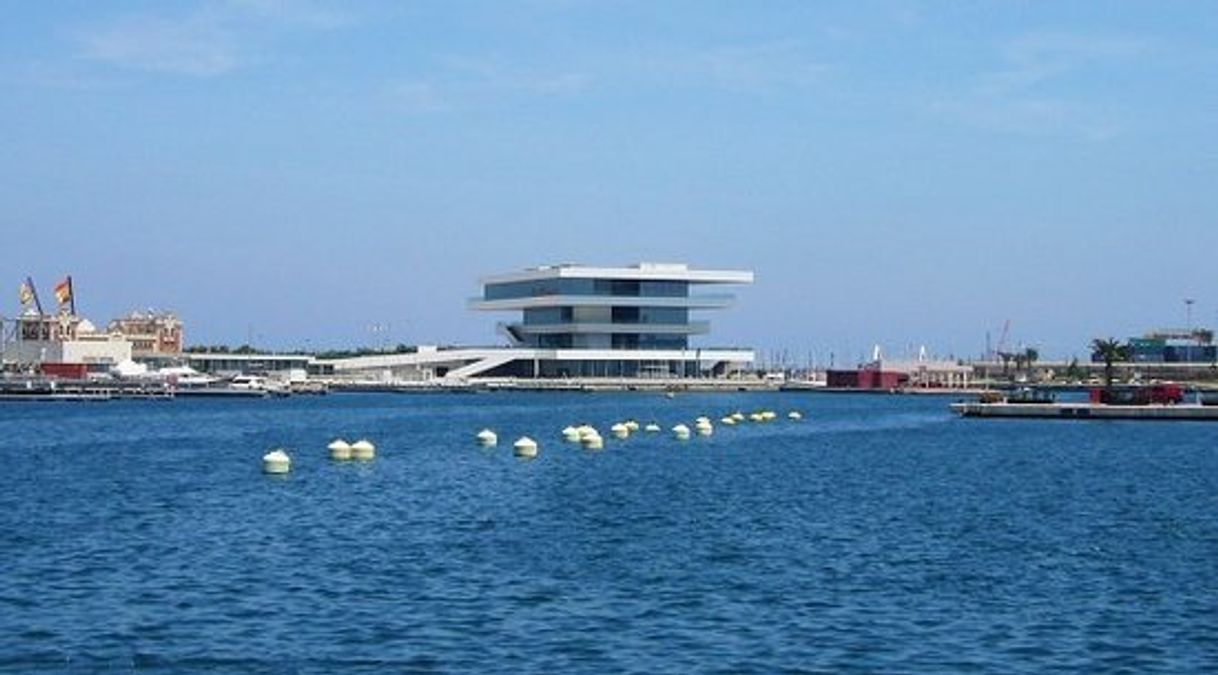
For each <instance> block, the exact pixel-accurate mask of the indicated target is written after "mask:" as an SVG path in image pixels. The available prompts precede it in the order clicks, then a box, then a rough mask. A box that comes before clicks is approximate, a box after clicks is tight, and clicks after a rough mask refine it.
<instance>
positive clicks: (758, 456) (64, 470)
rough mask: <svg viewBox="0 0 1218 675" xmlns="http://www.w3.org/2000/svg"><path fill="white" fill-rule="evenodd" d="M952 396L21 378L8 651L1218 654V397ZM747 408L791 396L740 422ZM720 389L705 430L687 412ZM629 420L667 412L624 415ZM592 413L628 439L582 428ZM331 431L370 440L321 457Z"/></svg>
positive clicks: (6, 541)
mask: <svg viewBox="0 0 1218 675" xmlns="http://www.w3.org/2000/svg"><path fill="white" fill-rule="evenodd" d="M947 403H948V400H947V399H943V398H937V397H894V396H861V395H860V396H848V395H824V394H706V395H700V394H683V395H679V396H676V397H675V398H671V399H669V398H665V397H663V396H658V395H654V394H581V393H549V394H540V393H493V394H432V395H369V394H343V395H331V396H327V397H315V398H303V397H302V398H291V399H280V400H243V401H221V400H212V401H207V400H177V401H169V402H111V403H100V404H62V403H50V404H35V403H19V404H7V405H2V406H0V429H2V430H3V439H4V440H3V451H2V455H0V457H2V460H3V461H2V463H0V671H3V672H40V671H41V672H60V671H66V672H93V671H97V670H111V671H139V672H265V673H329V672H368V673H379V672H404V671H405V672H411V671H464V672H479V673H484V672H502V673H515V672H589V673H609V672H637V673H658V672H673V673H686V672H723V673H749V672H757V673H772V672H780V671H820V672H874V671H888V672H894V671H895V672H945V671H951V672H961V671H963V672H968V671H987V672H992V671H1000V672H1043V671H1048V670H1065V671H1075V672H1100V671H1124V672H1131V673H1144V672H1165V673H1168V672H1170V673H1176V672H1197V671H1204V670H1210V671H1213V670H1214V669H1215V668H1218V424H1209V423H1190V424H1172V423H1153V422H1152V423H1146V422H1073V421H1072V422H1065V421H975V420H962V419H957V418H955V417H954V416H953V415H952V414H951V413H950V412H949V411H948V409H947ZM756 409H772V410H774V411H776V412H778V413H779V419H778V420H775V421H774V422H770V423H766V424H759V423H752V422H745V423H742V424H741V425H739V426H737V427H727V426H724V425H722V424H719V423H718V422H717V420H718V419H719V418H720V417H722V416H723V415H724V414H726V413H728V412H732V411H735V410H741V411H743V412H745V413H748V412H751V411H753V410H756ZM792 409H797V410H800V411H801V412H803V414H804V419H803V420H800V421H791V420H788V419H786V417H785V414H786V412H787V411H788V410H792ZM700 415H706V416H709V417H710V418H711V419H712V420H715V421H716V428H715V433H714V435H713V436H710V437H705V438H703V437H697V436H695V437H694V438H692V439H690V440H688V441H685V442H680V441H677V440H675V439H673V438H672V437H671V435H670V434H669V433H668V432H667V430H668V429H669V428H670V427H671V426H672V425H674V424H676V423H678V422H684V423H686V424H691V423H692V420H693V419H694V418H695V417H697V416H700ZM626 418H634V419H637V420H638V421H639V422H641V423H647V422H650V421H656V422H658V423H659V424H660V425H661V426H662V427H663V429H664V430H665V431H664V432H663V433H660V434H646V433H642V432H640V433H636V434H634V435H632V436H631V437H630V438H628V439H626V440H618V439H614V438H612V437H610V436H609V435H608V433H607V429H608V427H609V425H610V424H612V423H613V422H615V421H620V420H623V419H626ZM581 422H587V423H590V424H593V425H595V426H597V427H598V428H600V430H601V432H602V434H603V435H604V436H605V439H606V440H605V443H606V445H605V449H604V450H602V451H587V450H584V449H582V448H580V447H579V446H577V445H570V444H564V443H563V442H562V437H561V434H560V431H561V429H562V428H563V427H564V426H567V425H569V424H579V423H581ZM482 428H490V429H492V430H494V431H495V432H497V433H498V435H499V446H498V447H495V448H489V449H487V448H480V447H478V446H477V444H476V443H475V439H474V434H476V433H477V432H478V431H479V430H480V429H482ZM523 435H528V436H531V437H532V438H534V439H536V440H537V441H538V442H539V443H540V446H541V451H540V454H539V456H538V457H537V458H536V459H534V460H521V459H518V458H516V457H514V456H513V454H512V450H511V443H512V442H513V441H514V440H515V439H516V438H518V437H519V436H523ZM336 437H344V438H346V439H347V440H349V441H354V440H356V439H357V438H361V437H367V438H369V439H371V440H372V441H373V442H374V443H376V444H377V446H378V455H377V458H376V460H375V461H373V462H370V463H358V462H349V463H336V462H332V461H330V460H329V459H328V458H327V452H326V444H327V443H329V442H330V441H331V440H332V439H333V438H336ZM272 447H285V448H287V449H288V452H289V453H290V454H291V456H292V459H293V464H292V472H291V474H289V475H288V476H286V477H279V476H268V475H264V474H263V473H262V472H261V466H260V458H261V456H262V455H263V454H264V453H265V452H266V451H267V450H269V449H271V448H272Z"/></svg>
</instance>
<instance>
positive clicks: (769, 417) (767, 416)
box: [761, 410, 778, 422]
mask: <svg viewBox="0 0 1218 675" xmlns="http://www.w3.org/2000/svg"><path fill="white" fill-rule="evenodd" d="M776 417H778V413H776V412H774V411H773V410H764V411H762V413H761V419H762V421H765V422H772V421H773V420H774V418H776Z"/></svg>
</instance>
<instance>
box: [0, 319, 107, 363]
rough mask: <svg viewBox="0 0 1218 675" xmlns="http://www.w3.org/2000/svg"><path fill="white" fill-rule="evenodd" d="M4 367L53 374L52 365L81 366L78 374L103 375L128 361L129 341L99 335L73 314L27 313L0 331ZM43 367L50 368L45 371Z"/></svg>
mask: <svg viewBox="0 0 1218 675" xmlns="http://www.w3.org/2000/svg"><path fill="white" fill-rule="evenodd" d="M0 334H3V336H4V339H3V349H2V350H0V354H2V355H3V361H4V365H5V366H6V367H15V368H18V369H21V370H26V369H43V370H46V371H48V372H50V371H51V370H55V366H56V365H60V364H71V365H78V366H82V367H83V368H82V369H81V371H80V372H84V371H86V370H87V371H89V372H107V371H109V369H110V368H111V367H113V366H115V365H117V364H119V363H122V362H124V361H130V360H131V341H130V340H127V339H126V338H125V337H124V336H123V335H121V334H118V333H113V332H110V331H106V332H102V331H99V330H97V328H96V327H95V326H94V325H93V323H92V322H90V321H89V320H88V319H84V318H81V317H79V316H77V315H75V314H68V313H61V314H57V315H49V314H39V313H37V312H34V311H32V310H31V311H27V312H25V313H24V314H22V315H21V316H19V317H17V318H16V319H13V320H12V322H11V326H8V327H3V328H0ZM47 364H53V365H52V366H51V367H50V368H47V367H46V366H47Z"/></svg>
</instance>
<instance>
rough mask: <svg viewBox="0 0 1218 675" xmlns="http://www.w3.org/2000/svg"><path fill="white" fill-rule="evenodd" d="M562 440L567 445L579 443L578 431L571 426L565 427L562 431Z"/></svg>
mask: <svg viewBox="0 0 1218 675" xmlns="http://www.w3.org/2000/svg"><path fill="white" fill-rule="evenodd" d="M562 438H563V440H564V441H566V442H568V443H578V442H579V429H576V428H575V427H572V426H568V427H565V428H564V429H563V430H562Z"/></svg>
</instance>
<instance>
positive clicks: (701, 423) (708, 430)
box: [694, 418, 715, 436]
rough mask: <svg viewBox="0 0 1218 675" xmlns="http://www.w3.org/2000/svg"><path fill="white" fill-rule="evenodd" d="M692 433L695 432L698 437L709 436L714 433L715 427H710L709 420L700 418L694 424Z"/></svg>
mask: <svg viewBox="0 0 1218 675" xmlns="http://www.w3.org/2000/svg"><path fill="white" fill-rule="evenodd" d="M694 431H697V432H698V435H699V436H710V435H711V434H712V433H714V432H715V427H713V426H711V423H710V420H708V419H705V418H702V419H699V420H698V421H697V422H696V423H694Z"/></svg>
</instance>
